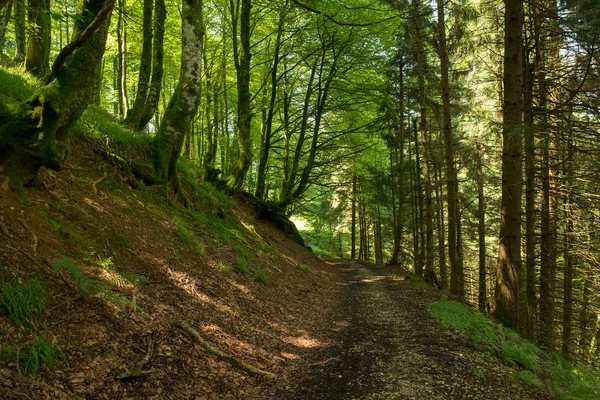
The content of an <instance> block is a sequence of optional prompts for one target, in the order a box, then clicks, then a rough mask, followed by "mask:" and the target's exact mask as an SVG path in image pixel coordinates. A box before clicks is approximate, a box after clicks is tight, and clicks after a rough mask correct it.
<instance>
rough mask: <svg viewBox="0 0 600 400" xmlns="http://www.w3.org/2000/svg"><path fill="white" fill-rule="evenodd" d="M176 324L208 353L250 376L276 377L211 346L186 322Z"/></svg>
mask: <svg viewBox="0 0 600 400" xmlns="http://www.w3.org/2000/svg"><path fill="white" fill-rule="evenodd" d="M177 326H178V327H179V328H181V329H182V330H183V331H184V332H185V333H187V334H188V335H189V336H191V337H192V339H194V340H195V341H196V342H198V343H199V344H200V345H201V346H202V347H203V348H204V350H205V351H206V352H207V353H208V354H210V355H213V356H216V357H218V358H220V359H222V360H224V361H227V362H228V363H229V364H231V365H232V366H233V367H236V368H239V369H241V370H243V371H245V372H246V373H247V374H248V375H250V376H256V375H260V376H264V377H265V378H268V379H277V375H275V374H273V373H271V372H267V371H263V370H261V369H258V368H256V367H253V366H251V365H249V364H246V363H245V362H243V361H241V360H239V359H238V358H237V357H235V356H232V355H230V354H227V353H223V352H222V351H221V350H219V349H217V348H215V347H213V346H212V345H211V344H210V343H209V342H208V341H206V340H205V339H204V338H203V337H202V336H201V335H200V333H199V332H198V331H197V330H195V329H194V328H192V327H191V326H189V325H188V324H186V323H184V322H177Z"/></svg>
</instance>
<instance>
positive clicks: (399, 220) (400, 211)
mask: <svg viewBox="0 0 600 400" xmlns="http://www.w3.org/2000/svg"><path fill="white" fill-rule="evenodd" d="M399 67H400V73H399V75H398V81H399V86H400V87H399V91H398V92H399V99H398V100H399V111H398V112H399V116H398V120H399V121H398V135H399V137H398V138H396V140H395V143H394V150H395V154H396V171H397V175H398V183H397V190H398V207H397V209H396V213H395V221H394V222H395V223H394V250H393V252H392V258H391V260H390V263H391V264H397V263H398V259H399V256H400V249H401V246H402V231H403V228H404V226H403V225H404V220H403V218H404V135H405V129H406V128H405V126H404V58H403V56H401V57H400V65H399ZM392 184H393V183H392Z"/></svg>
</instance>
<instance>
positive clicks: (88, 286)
mask: <svg viewBox="0 0 600 400" xmlns="http://www.w3.org/2000/svg"><path fill="white" fill-rule="evenodd" d="M52 267H53V269H54V272H56V271H59V270H61V269H66V270H67V271H69V273H70V274H71V277H72V278H73V282H74V283H75V287H76V288H77V291H78V292H79V293H81V294H82V295H83V296H84V297H85V298H87V297H89V296H90V295H101V296H102V297H103V298H105V299H106V300H109V301H112V302H113V303H115V304H116V305H117V307H119V308H120V309H121V310H123V309H124V308H125V306H130V307H133V308H135V309H136V310H139V311H142V312H143V310H142V309H141V308H140V307H139V306H138V305H137V304H135V303H134V302H133V301H131V300H129V299H128V298H126V297H125V296H119V295H115V294H112V293H111V292H110V290H111V289H112V288H113V286H114V285H112V284H111V283H110V282H106V281H98V280H96V279H93V278H91V277H90V276H89V275H88V274H86V273H85V272H84V271H82V270H81V267H79V265H77V263H76V262H75V260H73V259H72V258H69V257H67V256H64V255H62V256H61V258H60V259H58V260H56V261H55V262H54V263H53V264H52Z"/></svg>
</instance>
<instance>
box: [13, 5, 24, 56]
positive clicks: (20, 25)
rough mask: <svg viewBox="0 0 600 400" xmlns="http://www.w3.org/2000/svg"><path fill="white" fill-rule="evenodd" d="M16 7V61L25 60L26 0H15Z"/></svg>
mask: <svg viewBox="0 0 600 400" xmlns="http://www.w3.org/2000/svg"><path fill="white" fill-rule="evenodd" d="M13 4H14V8H15V45H16V47H15V62H16V63H22V62H24V61H25V52H26V51H27V49H26V33H25V30H26V29H25V24H26V22H25V0H14V2H13Z"/></svg>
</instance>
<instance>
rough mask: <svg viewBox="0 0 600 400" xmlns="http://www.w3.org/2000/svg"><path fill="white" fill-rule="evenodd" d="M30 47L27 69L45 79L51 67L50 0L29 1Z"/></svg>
mask: <svg viewBox="0 0 600 400" xmlns="http://www.w3.org/2000/svg"><path fill="white" fill-rule="evenodd" d="M28 6H29V7H28V12H27V17H28V20H29V46H28V47H27V54H26V56H25V69H26V70H27V71H29V72H31V73H32V74H33V75H36V76H39V77H43V76H44V75H45V74H46V72H48V67H49V65H50V29H51V21H50V0H28Z"/></svg>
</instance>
